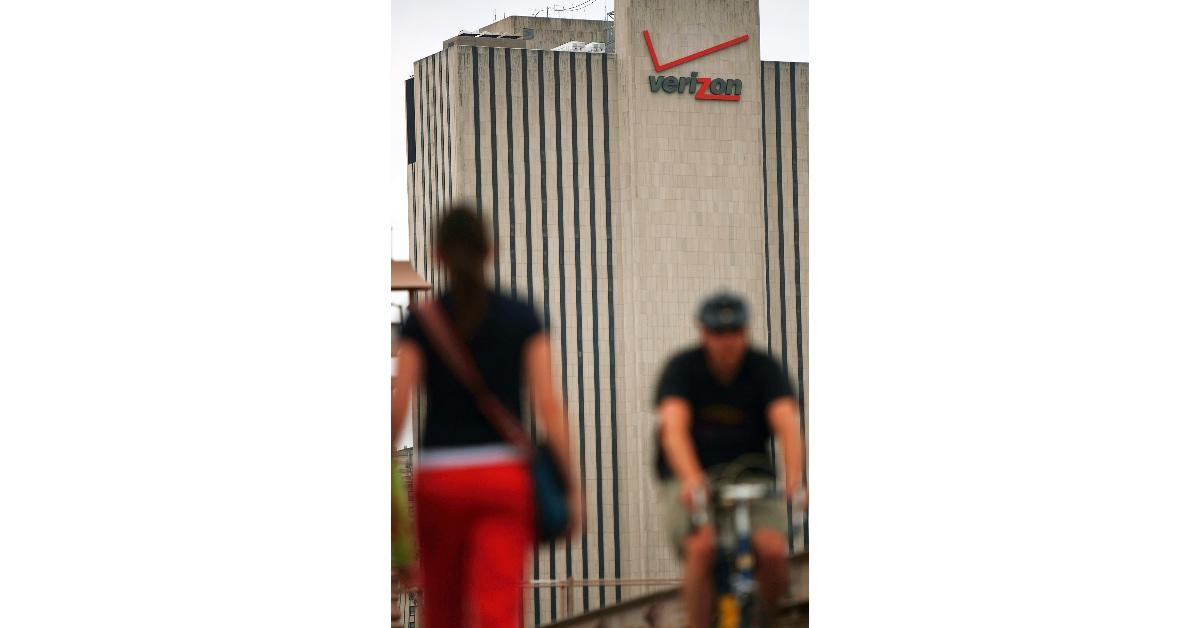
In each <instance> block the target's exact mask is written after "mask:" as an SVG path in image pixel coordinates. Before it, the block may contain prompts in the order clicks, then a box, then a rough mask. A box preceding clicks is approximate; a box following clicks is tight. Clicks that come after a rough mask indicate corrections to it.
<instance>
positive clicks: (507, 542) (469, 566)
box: [414, 462, 533, 628]
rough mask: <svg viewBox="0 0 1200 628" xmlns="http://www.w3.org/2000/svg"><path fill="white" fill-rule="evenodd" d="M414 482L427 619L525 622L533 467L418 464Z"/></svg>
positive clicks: (512, 626)
mask: <svg viewBox="0 0 1200 628" xmlns="http://www.w3.org/2000/svg"><path fill="white" fill-rule="evenodd" d="M414 483H415V487H414V488H415V491H416V502H417V504H416V518H417V542H418V544H419V547H420V565H421V588H422V597H421V607H422V614H423V621H422V624H421V625H422V626H427V627H428V628H470V627H476V626H478V627H481V628H521V627H522V626H523V619H522V614H523V610H524V608H523V602H522V592H521V582H522V581H523V579H524V577H525V560H526V557H527V556H528V553H529V550H530V547H531V546H532V544H533V488H532V485H531V483H530V477H529V469H528V467H527V466H526V465H525V464H524V463H516V462H511V463H510V462H505V463H496V464H488V465H486V466H469V467H453V468H436V469H420V468H419V467H418V471H417V474H416V476H415V478H414Z"/></svg>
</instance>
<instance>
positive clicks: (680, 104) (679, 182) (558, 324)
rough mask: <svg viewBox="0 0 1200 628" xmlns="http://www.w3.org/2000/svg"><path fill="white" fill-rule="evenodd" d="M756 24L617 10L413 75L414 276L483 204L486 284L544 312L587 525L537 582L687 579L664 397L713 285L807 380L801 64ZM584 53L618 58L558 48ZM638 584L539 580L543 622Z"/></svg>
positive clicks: (429, 65) (461, 42)
mask: <svg viewBox="0 0 1200 628" xmlns="http://www.w3.org/2000/svg"><path fill="white" fill-rule="evenodd" d="M758 32H759V15H758V3H757V1H755V0H730V1H716V0H707V1H705V0H665V1H661V2H659V1H656V2H650V1H649V0H619V1H618V2H617V3H616V11H615V19H614V20H613V21H592V20H560V19H547V18H532V17H508V18H506V19H505V20H502V21H500V22H497V23H495V24H492V25H488V26H485V27H483V28H482V29H480V31H478V32H472V33H467V34H464V35H460V36H452V35H453V34H451V33H447V36H448V37H449V39H448V40H447V42H446V44H445V45H444V46H443V49H442V50H440V51H438V52H436V53H435V54H432V55H430V56H428V57H426V58H424V59H421V60H419V61H417V62H416V63H415V64H414V67H413V77H412V78H411V79H410V80H409V83H408V93H407V98H406V100H407V102H406V106H407V110H408V137H409V165H408V200H409V203H408V207H409V225H410V229H411V233H410V236H411V237H410V242H411V243H412V244H411V247H412V249H411V251H410V254H411V259H412V260H413V263H414V266H415V267H416V270H417V272H419V273H420V274H421V275H422V276H424V277H426V278H427V279H428V280H429V281H430V282H431V283H432V284H433V286H434V291H435V292H438V291H440V290H441V289H443V288H444V287H445V281H446V278H445V277H444V276H443V275H442V274H441V273H440V271H439V270H438V269H437V268H436V266H435V265H434V264H433V260H432V259H431V258H430V251H429V246H430V243H431V241H432V235H433V234H432V230H433V227H434V226H435V225H436V223H437V220H438V218H439V216H440V214H441V212H443V211H444V210H445V209H446V208H448V207H449V206H450V205H451V204H463V205H467V206H470V207H475V208H478V209H479V211H480V212H481V213H482V215H483V216H484V218H485V219H486V220H487V222H488V225H489V227H490V229H491V230H492V237H493V239H494V241H495V243H496V255H495V256H494V259H493V260H492V266H491V269H490V274H491V278H492V280H493V281H494V282H495V285H496V286H497V288H498V289H499V290H500V291H502V292H504V293H508V294H512V295H515V296H516V297H518V298H521V299H526V300H528V301H529V302H531V303H532V304H533V305H534V306H535V308H536V309H537V311H539V312H540V313H541V315H542V317H543V320H545V321H546V322H547V324H548V326H549V329H550V333H551V334H552V337H553V341H554V346H555V348H556V356H555V357H556V360H557V363H556V369H557V370H558V372H557V373H556V375H557V376H558V379H559V382H560V384H561V386H562V395H563V397H564V399H565V400H566V402H567V407H568V410H569V417H570V422H571V436H572V439H573V442H574V443H575V444H576V445H577V447H578V450H577V455H578V461H579V473H580V475H581V477H582V478H583V480H584V482H585V483H586V486H585V495H586V498H587V504H586V510H587V517H586V530H585V533H584V534H583V536H582V538H581V539H579V540H577V541H575V542H573V543H571V544H570V545H569V546H565V545H564V544H563V543H559V544H557V545H556V546H555V547H544V548H542V549H540V550H539V551H538V555H537V557H536V560H535V561H534V567H533V573H532V574H531V576H532V578H533V580H535V581H555V582H558V583H560V584H565V583H566V582H567V581H571V582H575V583H578V582H579V581H595V580H601V581H604V582H606V583H608V582H616V581H626V582H638V581H640V582H646V581H654V580H665V579H673V578H677V577H678V575H679V571H678V563H677V562H676V557H675V554H674V551H673V550H672V549H671V547H670V546H669V543H668V540H667V537H666V533H665V531H664V529H663V526H662V523H661V516H660V513H659V510H658V506H657V502H658V496H657V494H656V489H657V486H656V482H655V479H654V474H653V472H652V465H651V461H652V458H653V454H654V433H655V422H656V419H655V414H654V409H653V406H652V395H653V388H654V385H655V383H656V379H657V376H658V373H659V370H660V369H661V368H662V366H663V364H664V362H665V360H666V359H667V358H668V356H669V355H671V354H672V353H673V352H675V351H677V350H679V349H681V348H683V347H684V346H686V345H688V344H689V343H693V342H695V339H696V333H697V332H696V328H695V324H694V322H693V321H694V316H695V310H696V307H697V305H698V303H699V301H700V299H701V298H702V297H703V296H704V295H706V294H707V293H709V292H712V291H714V290H716V289H719V288H730V289H734V290H736V291H738V292H740V293H741V294H743V295H744V296H745V297H746V298H747V299H748V301H749V302H750V303H751V307H752V317H753V321H754V322H753V327H752V329H751V334H752V340H753V341H754V342H755V343H756V344H758V345H759V346H761V347H763V348H764V349H767V350H769V351H770V352H771V353H772V354H773V355H775V356H776V357H777V358H778V359H780V360H781V361H782V362H783V363H784V364H785V365H786V366H787V369H788V371H789V372H790V374H791V376H792V378H793V381H794V382H804V383H805V384H806V383H807V368H805V366H806V364H807V355H808V352H807V339H808V333H807V331H808V329H807V327H808V326H807V313H808V309H807V300H808V299H807V297H808V293H807V290H808V282H807V262H808V259H807V250H808V247H807V238H808V201H807V199H808V141H807V140H808V64H806V63H796V62H780V61H763V60H761V57H760V54H759V42H758ZM496 35H507V37H504V38H500V37H497V36H496ZM573 41H574V42H598V43H601V44H603V46H592V47H589V48H590V49H599V48H602V49H603V50H605V52H571V51H568V50H558V51H556V50H553V48H556V47H560V46H561V45H562V44H566V43H568V42H573ZM805 387H806V386H805ZM805 387H802V388H801V389H800V390H801V391H803V390H804V389H805ZM419 405H420V404H419V400H418V408H417V410H416V415H415V416H416V417H417V425H418V428H417V429H418V437H419V431H420V427H419V426H420V422H421V420H422V419H423V416H422V412H421V410H420V408H419ZM418 455H419V454H418ZM646 586H647V585H617V584H604V585H599V584H597V585H592V586H574V587H573V588H571V589H570V590H571V591H572V593H571V598H570V599H569V600H568V599H566V598H565V597H564V595H563V594H562V593H561V591H558V592H556V590H555V589H552V588H551V589H533V591H536V592H537V593H535V594H531V595H530V602H529V610H530V615H531V619H532V621H531V623H546V622H548V621H551V620H552V619H562V618H563V617H564V616H566V615H567V614H568V613H578V612H582V611H584V610H590V609H595V608H599V607H601V606H604V605H607V604H611V603H613V602H615V601H619V600H621V599H622V598H627V597H629V596H632V595H638V594H640V593H643V592H646V591H648V590H649V589H648V588H646Z"/></svg>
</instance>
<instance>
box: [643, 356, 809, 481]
mask: <svg viewBox="0 0 1200 628" xmlns="http://www.w3.org/2000/svg"><path fill="white" fill-rule="evenodd" d="M666 397H680V398H682V399H683V400H684V401H686V402H687V403H688V406H689V407H690V409H691V415H692V425H691V436H692V443H693V445H694V446H695V449H696V455H697V456H698V457H699V459H700V466H701V467H703V468H704V469H705V470H709V469H711V468H712V467H714V466H716V465H720V464H724V463H727V462H732V461H733V460H736V459H738V458H739V457H741V456H744V455H746V454H755V453H756V454H762V455H763V463H764V464H766V463H767V461H768V460H769V458H768V457H767V456H768V452H767V447H768V442H769V439H770V437H771V427H770V425H769V424H768V422H767V406H769V405H770V404H771V403H772V402H773V401H776V400H777V399H779V398H780V397H795V390H794V389H793V388H792V383H791V381H790V380H789V378H788V376H787V373H786V372H784V370H783V368H782V367H781V366H780V365H779V363H778V362H777V361H776V360H775V359H774V358H772V357H771V356H769V355H767V354H765V353H763V352H761V351H758V350H757V349H754V348H748V349H747V350H746V355H745V357H744V358H743V359H742V364H741V367H740V368H739V370H738V373H737V375H736V376H735V377H734V378H733V380H732V381H731V382H729V384H722V383H721V382H719V381H718V380H717V378H716V377H715V376H714V375H713V373H712V370H711V369H709V366H708V362H707V360H706V358H705V354H704V349H703V347H697V348H694V349H689V350H686V351H683V352H681V353H678V354H676V355H675V356H674V357H673V358H671V360H670V361H669V362H668V363H667V366H666V368H664V369H663V373H662V377H661V378H660V379H659V382H658V390H657V391H656V392H655V396H654V402H655V405H658V404H659V403H661V402H662V400H663V399H664V398H666ZM660 454H661V452H660ZM656 466H657V467H658V476H659V478H662V479H666V478H669V477H671V476H672V473H671V468H670V467H669V466H668V465H667V462H666V459H665V457H664V456H662V455H660V456H659V457H658V461H657V465H656Z"/></svg>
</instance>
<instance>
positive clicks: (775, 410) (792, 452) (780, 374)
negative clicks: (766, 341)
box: [655, 292, 804, 628]
mask: <svg viewBox="0 0 1200 628" xmlns="http://www.w3.org/2000/svg"><path fill="white" fill-rule="evenodd" d="M697 318H698V322H699V327H700V345H699V346H696V347H693V348H690V349H687V350H684V351H682V352H680V353H678V354H676V355H675V356H673V357H672V358H671V359H670V361H669V362H668V363H667V365H666V367H665V368H664V370H663V372H662V375H661V377H660V380H659V383H658V389H657V392H656V395H655V397H656V404H657V406H658V417H659V427H660V430H661V431H660V438H661V441H660V445H661V454H662V455H661V456H660V458H659V461H658V465H657V466H658V475H659V478H660V480H661V482H660V484H661V491H660V493H661V502H662V505H663V508H664V510H665V515H666V519H665V520H666V522H667V529H668V531H669V533H670V534H671V537H672V541H673V543H674V544H675V546H676V548H677V550H678V551H679V552H680V554H681V555H682V557H683V560H684V569H683V598H684V603H685V605H686V606H687V613H688V620H689V623H690V625H691V626H692V627H693V628H707V627H708V625H709V622H710V619H709V618H710V617H711V609H712V598H713V567H714V558H715V555H716V535H715V533H714V530H713V527H712V525H711V524H705V525H702V526H700V527H696V528H694V526H693V524H692V518H691V512H692V508H693V498H694V497H693V496H695V495H696V494H697V492H698V491H706V492H707V491H708V490H709V484H710V479H711V478H713V477H717V476H719V475H720V474H721V473H722V471H723V470H725V469H726V467H727V465H730V464H733V463H735V461H738V460H739V459H742V460H744V459H746V458H747V457H751V458H759V459H761V460H762V461H763V464H762V465H760V466H761V467H763V468H762V470H761V475H760V476H759V478H758V479H759V480H760V481H763V482H771V483H773V482H774V481H775V478H774V468H773V467H772V465H771V464H770V462H769V460H770V459H769V453H768V447H769V445H768V443H769V439H770V437H771V436H772V435H774V436H775V438H776V439H778V440H779V442H780V445H781V450H782V454H783V478H784V486H785V490H786V495H787V496H788V497H791V496H797V495H799V492H800V491H801V489H802V488H803V487H802V486H801V482H802V476H803V473H802V469H803V467H804V445H803V438H802V435H801V428H800V422H799V408H798V406H797V403H796V395H795V391H794V389H793V387H792V384H791V382H790V381H789V378H788V376H787V373H786V372H785V371H784V369H783V367H781V366H780V364H779V363H778V362H777V361H776V360H775V359H773V358H771V357H770V356H769V355H767V354H766V353H763V352H762V351H759V350H757V349H755V348H752V347H750V346H749V343H748V339H747V332H746V323H747V319H748V313H747V308H746V304H745V301H743V300H742V299H741V298H740V297H738V296H737V295H735V294H732V293H729V292H720V293H717V294H715V295H713V296H711V297H709V298H707V299H706V300H705V301H704V302H703V304H702V305H701V307H700V310H699V313H698V317H697ZM707 503H709V504H711V503H712V500H711V499H709V500H707ZM750 511H751V512H750V515H751V527H752V529H753V533H752V537H751V542H752V545H753V547H754V553H755V557H756V573H757V577H758V582H759V591H760V594H761V596H762V601H763V603H764V604H765V605H766V608H767V611H768V613H769V614H770V615H771V616H773V614H774V609H775V608H776V606H777V604H778V602H779V600H780V598H781V597H782V596H783V594H784V593H785V591H786V589H787V578H788V566H787V554H788V541H787V530H788V520H787V510H786V503H785V501H784V498H768V499H763V500H758V501H755V502H753V503H752V504H751V507H750ZM707 520H708V521H713V517H712V516H710V517H708V518H707ZM693 528H694V529H693Z"/></svg>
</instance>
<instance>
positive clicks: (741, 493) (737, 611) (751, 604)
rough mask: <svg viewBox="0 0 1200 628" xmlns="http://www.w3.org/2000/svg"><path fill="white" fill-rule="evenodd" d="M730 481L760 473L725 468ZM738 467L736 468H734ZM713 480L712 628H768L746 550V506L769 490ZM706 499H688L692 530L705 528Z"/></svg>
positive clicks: (699, 495)
mask: <svg viewBox="0 0 1200 628" xmlns="http://www.w3.org/2000/svg"><path fill="white" fill-rule="evenodd" d="M729 466H730V469H727V471H729V470H732V471H733V473H732V476H733V477H735V478H736V477H738V476H740V475H741V474H742V472H745V471H752V472H753V471H760V470H761V467H758V466H755V465H736V466H735V465H732V464H731V465H729ZM739 467H740V468H739ZM727 475H731V474H729V473H723V474H722V477H719V478H714V480H713V483H712V484H713V486H712V493H713V497H714V511H715V512H714V519H715V520H716V521H715V522H714V532H715V533H716V537H717V544H716V545H717V547H716V550H717V553H716V561H715V565H714V568H713V580H714V582H713V584H714V593H715V595H714V605H715V609H714V618H715V621H714V626H715V627H716V628H761V627H763V626H767V625H769V624H768V622H769V618H768V617H767V607H766V604H765V603H764V602H763V600H762V597H761V595H760V594H759V590H758V580H757V578H756V573H755V557H754V547H753V545H752V544H751V540H750V539H751V533H752V528H751V521H750V504H751V503H752V502H754V501H756V500H760V499H767V498H771V497H775V496H776V494H777V493H776V491H775V488H774V485H773V484H772V483H769V482H768V481H764V480H763V479H762V477H763V476H761V475H760V476H759V477H758V479H757V480H754V481H737V480H726V479H724V476H727ZM706 502H707V494H706V493H705V491H704V490H698V491H696V493H695V494H693V496H692V526H693V529H696V528H699V527H702V526H704V525H706V524H707V523H708V507H707V503H706Z"/></svg>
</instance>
